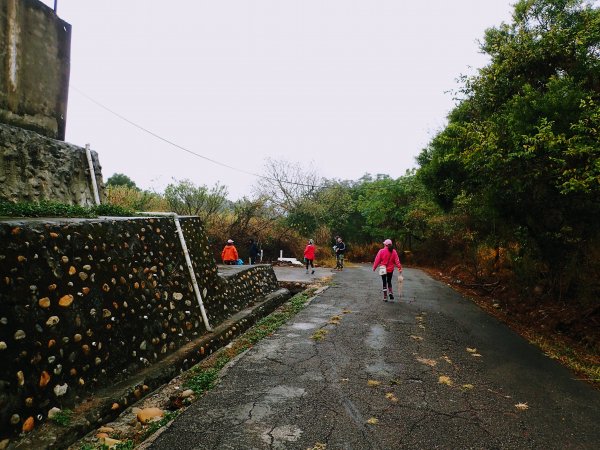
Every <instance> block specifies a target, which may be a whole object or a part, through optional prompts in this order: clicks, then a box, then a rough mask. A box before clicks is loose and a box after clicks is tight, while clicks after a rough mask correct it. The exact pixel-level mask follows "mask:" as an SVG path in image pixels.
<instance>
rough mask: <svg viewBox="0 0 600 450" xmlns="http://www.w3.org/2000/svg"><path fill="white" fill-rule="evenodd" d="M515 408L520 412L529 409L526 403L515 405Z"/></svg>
mask: <svg viewBox="0 0 600 450" xmlns="http://www.w3.org/2000/svg"><path fill="white" fill-rule="evenodd" d="M515 408H517V409H518V410H520V411H525V410H526V409H529V405H528V404H527V403H517V404H516V405H515Z"/></svg>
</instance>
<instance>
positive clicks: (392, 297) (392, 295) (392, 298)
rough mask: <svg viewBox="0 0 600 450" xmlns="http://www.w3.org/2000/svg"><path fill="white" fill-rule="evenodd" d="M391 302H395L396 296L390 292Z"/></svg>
mask: <svg viewBox="0 0 600 450" xmlns="http://www.w3.org/2000/svg"><path fill="white" fill-rule="evenodd" d="M390 300H394V294H393V292H390Z"/></svg>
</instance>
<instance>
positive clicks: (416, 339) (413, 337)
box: [410, 334, 423, 341]
mask: <svg viewBox="0 0 600 450" xmlns="http://www.w3.org/2000/svg"><path fill="white" fill-rule="evenodd" d="M410 338H411V339H414V340H415V341H422V340H423V338H422V337H421V336H415V335H414V334H411V335H410Z"/></svg>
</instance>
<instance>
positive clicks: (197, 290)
mask: <svg viewBox="0 0 600 450" xmlns="http://www.w3.org/2000/svg"><path fill="white" fill-rule="evenodd" d="M142 214H146V215H150V216H169V217H173V221H174V222H175V228H176V229H177V235H178V236H179V242H180V243H181V248H182V250H183V255H184V256H185V263H186V265H187V268H188V271H189V272H190V278H191V279H192V286H193V287H194V294H196V300H198V306H200V314H201V315H202V321H203V322H204V327H205V328H206V330H207V331H212V328H211V326H210V324H209V323H208V316H207V315H206V311H205V309H204V302H203V301H202V295H201V294H200V288H199V287H198V282H197V281H196V273H195V272H194V267H193V266H192V260H191V259H190V253H189V251H188V248H187V244H186V243H185V237H184V236H183V230H182V229H181V224H180V223H179V216H178V215H177V214H176V213H173V212H143V213H142Z"/></svg>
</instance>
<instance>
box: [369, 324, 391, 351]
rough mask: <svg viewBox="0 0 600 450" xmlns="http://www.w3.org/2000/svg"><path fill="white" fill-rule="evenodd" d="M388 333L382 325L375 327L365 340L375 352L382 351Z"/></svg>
mask: <svg viewBox="0 0 600 450" xmlns="http://www.w3.org/2000/svg"><path fill="white" fill-rule="evenodd" d="M386 333H387V332H386V331H385V329H384V328H383V327H382V326H381V325H373V326H372V327H371V330H370V331H369V334H367V337H366V338H365V342H366V343H367V345H368V346H369V347H370V348H372V349H373V350H382V349H383V347H384V345H385V335H386Z"/></svg>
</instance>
